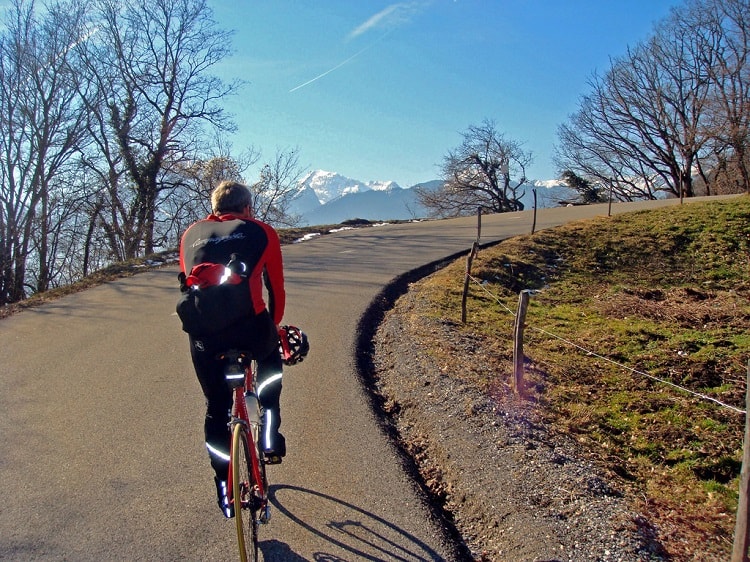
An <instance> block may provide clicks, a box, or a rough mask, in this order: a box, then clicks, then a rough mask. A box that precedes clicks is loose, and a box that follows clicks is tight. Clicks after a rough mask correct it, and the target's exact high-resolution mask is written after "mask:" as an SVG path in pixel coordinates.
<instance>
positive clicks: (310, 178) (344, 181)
mask: <svg viewBox="0 0 750 562" xmlns="http://www.w3.org/2000/svg"><path fill="white" fill-rule="evenodd" d="M306 188H309V189H311V190H312V191H313V192H314V193H315V195H317V197H318V201H320V203H321V204H322V205H325V204H326V203H328V202H330V201H332V200H334V199H337V198H339V197H343V196H344V195H350V194H352V193H362V192H363V191H370V190H372V191H388V190H389V189H394V188H398V189H400V186H399V185H398V184H397V183H396V182H393V181H368V182H361V181H359V180H353V179H351V178H347V177H345V176H342V175H341V174H337V173H335V172H326V171H324V170H316V171H314V172H310V173H309V174H307V175H306V176H305V177H304V178H303V179H302V181H300V189H301V190H304V189H306Z"/></svg>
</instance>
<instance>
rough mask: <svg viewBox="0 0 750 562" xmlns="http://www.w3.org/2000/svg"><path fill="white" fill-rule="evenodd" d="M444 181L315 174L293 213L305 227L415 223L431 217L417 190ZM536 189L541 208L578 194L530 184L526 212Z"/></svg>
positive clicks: (303, 185)
mask: <svg viewBox="0 0 750 562" xmlns="http://www.w3.org/2000/svg"><path fill="white" fill-rule="evenodd" d="M441 183H442V180H431V181H427V182H423V183H419V184H416V185H413V186H411V187H408V188H403V187H401V186H400V185H398V184H397V183H396V182H395V181H361V180H356V179H352V178H349V177H346V176H344V175H341V174H338V173H336V172H329V171H325V170H315V171H312V172H309V173H308V174H306V175H305V176H304V177H303V179H302V180H300V182H299V184H298V185H299V189H298V191H297V193H296V194H295V196H294V198H293V199H292V201H291V204H290V208H289V211H290V212H291V213H292V214H295V215H297V216H299V217H300V219H301V224H302V225H303V226H313V225H317V224H337V223H340V222H344V221H346V220H350V219H366V220H374V221H377V220H383V221H385V220H412V219H422V218H426V217H427V216H428V215H429V212H428V209H426V208H425V207H424V206H422V205H421V204H420V203H419V201H418V199H417V196H416V191H415V190H414V189H413V188H414V187H418V186H419V187H427V188H437V187H439V186H440V184H441ZM532 188H537V207H538V208H542V207H553V206H556V205H558V201H559V200H562V199H571V198H574V197H575V196H576V195H577V193H576V192H575V191H574V190H572V189H570V188H569V187H567V186H565V185H564V184H563V183H562V182H561V181H560V180H537V181H533V182H529V184H528V188H525V193H524V196H523V197H522V198H521V200H522V202H523V203H524V206H525V208H527V209H531V208H533V206H534V199H533V192H532Z"/></svg>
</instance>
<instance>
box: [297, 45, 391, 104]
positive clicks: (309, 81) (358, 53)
mask: <svg viewBox="0 0 750 562" xmlns="http://www.w3.org/2000/svg"><path fill="white" fill-rule="evenodd" d="M386 35H388V33H385V34H383V35H382V36H381V37H380V39H378V40H377V41H375V42H373V43H370V44H369V45H367V47H365V48H364V49H362V50H361V51H357V52H356V53H354V54H353V55H352V56H350V57H349V58H348V59H346V60H345V61H343V62H340V63H339V64H337V65H336V66H334V67H333V68H330V69H328V70H326V71H325V72H324V73H323V74H319V75H318V76H316V77H315V78H313V79H311V80H308V81H307V82H304V83H303V84H300V85H299V86H295V87H294V88H292V89H291V90H289V93H290V94H291V93H292V92H296V91H297V90H299V89H300V88H304V87H305V86H309V85H310V84H312V83H313V82H315V81H317V80H320V79H321V78H323V77H324V76H328V75H329V74H330V73H331V72H333V71H334V70H338V69H339V68H341V67H342V66H344V65H345V64H347V63H349V62H351V61H353V60H354V59H356V58H357V57H358V56H359V55H361V54H362V53H364V52H365V51H367V50H368V49H371V48H372V47H374V46H375V45H377V44H378V43H379V42H380V41H382V40H383V38H384V37H385V36H386Z"/></svg>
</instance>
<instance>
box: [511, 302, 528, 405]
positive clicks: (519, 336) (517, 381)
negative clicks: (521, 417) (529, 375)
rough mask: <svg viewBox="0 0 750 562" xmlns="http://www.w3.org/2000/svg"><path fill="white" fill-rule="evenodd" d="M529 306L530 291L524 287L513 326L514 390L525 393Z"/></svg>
mask: <svg viewBox="0 0 750 562" xmlns="http://www.w3.org/2000/svg"><path fill="white" fill-rule="evenodd" d="M528 307H529V291H528V290H526V289H524V290H523V291H521V293H520V295H519V296H518V311H517V312H516V321H515V324H514V327H513V384H512V387H513V391H514V392H515V394H516V396H522V394H523V329H524V327H525V325H526V309H527V308H528Z"/></svg>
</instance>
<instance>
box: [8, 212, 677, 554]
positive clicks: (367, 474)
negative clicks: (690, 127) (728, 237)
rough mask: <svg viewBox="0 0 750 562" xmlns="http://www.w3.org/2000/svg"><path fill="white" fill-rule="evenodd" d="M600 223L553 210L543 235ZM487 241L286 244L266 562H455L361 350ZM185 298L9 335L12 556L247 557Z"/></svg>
mask: <svg viewBox="0 0 750 562" xmlns="http://www.w3.org/2000/svg"><path fill="white" fill-rule="evenodd" d="M676 203H678V202H677V201H659V202H648V203H645V202H642V203H630V204H615V205H614V206H613V209H612V212H613V213H620V212H625V211H628V210H637V209H640V208H646V207H653V206H663V205H670V204H676ZM606 213H607V207H606V205H599V206H588V207H575V208H560V209H544V210H540V211H539V213H538V216H537V222H536V228H537V230H540V229H543V228H548V227H552V226H556V225H559V224H562V223H564V222H568V221H570V220H575V219H579V218H588V217H592V216H596V215H606ZM531 221H532V213H531V212H530V211H526V212H521V213H509V214H502V215H491V216H484V217H483V218H482V239H481V241H482V242H483V243H487V242H491V241H494V240H499V239H502V238H506V237H509V236H513V235H516V234H525V233H528V232H530V229H531ZM475 238H476V218H473V217H472V218H466V219H454V220H446V221H434V222H423V223H414V224H404V225H388V226H381V227H373V228H367V229H361V230H351V231H344V232H340V233H337V234H333V235H329V236H324V237H320V238H317V239H314V240H312V241H309V242H305V243H303V244H295V245H289V246H285V247H284V260H285V265H286V275H287V291H288V308H287V315H286V317H285V321H286V322H287V323H291V324H296V325H298V326H300V327H302V328H303V329H304V330H305V331H306V332H307V333H308V335H309V337H310V340H311V343H312V351H311V354H310V356H309V358H308V359H307V360H306V361H305V362H304V363H302V364H300V365H298V366H294V367H290V368H288V369H287V370H286V372H285V375H284V393H283V396H282V408H283V410H282V412H283V416H284V423H283V427H282V430H283V432H284V434H285V435H286V437H287V443H288V448H289V454H288V456H287V458H286V460H285V461H284V463H283V464H282V465H279V466H274V467H271V468H270V469H269V473H270V479H271V482H272V484H273V486H272V494H273V497H272V503H273V508H272V509H273V516H272V521H271V523H270V524H269V525H267V526H264V527H263V528H262V529H261V531H262V540H263V543H262V551H263V554H264V558H265V560H266V561H327V562H332V561H343V560H402V561H417V560H453V559H457V557H458V555H457V554H456V551H455V546H454V545H452V544H451V541H450V539H449V538H448V537H447V536H446V534H445V532H444V529H443V528H442V526H441V523H440V521H438V520H436V519H434V518H433V517H432V514H431V512H430V510H429V509H428V508H427V507H426V505H425V504H424V502H423V499H422V498H421V496H420V494H419V492H418V491H417V490H416V489H415V487H414V485H413V484H412V483H411V482H410V480H409V478H408V476H407V475H406V474H405V472H404V471H403V470H402V468H401V465H400V463H399V461H398V454H397V452H396V451H395V450H394V449H393V448H392V446H391V444H390V443H389V442H388V440H387V438H386V437H385V436H384V435H383V434H382V433H381V432H380V431H379V429H378V424H377V422H376V420H375V419H374V417H373V414H372V412H371V410H370V408H369V402H368V399H367V396H366V395H365V391H364V390H363V389H362V388H361V385H360V383H359V380H358V377H357V376H356V360H355V350H354V345H355V342H356V334H355V332H356V329H357V325H358V321H359V319H360V318H361V316H362V314H363V312H364V311H365V310H366V309H367V307H368V305H369V304H370V302H371V301H372V299H373V298H374V297H375V296H376V295H377V294H378V293H379V292H380V291H381V290H382V288H383V287H384V285H386V284H387V283H388V282H389V281H391V280H392V279H393V278H394V277H396V276H398V275H401V274H403V273H405V272H407V271H409V270H412V269H414V268H416V267H419V266H421V265H423V264H425V263H430V262H433V261H436V260H439V259H441V258H443V257H446V256H448V255H452V254H455V253H457V252H461V251H465V250H467V249H468V248H470V246H471V244H472V242H473V241H474V240H475ZM177 292H178V291H177V285H176V269H175V268H174V267H168V268H164V269H160V270H155V271H149V272H145V273H142V274H139V275H137V276H135V277H132V278H128V279H121V280H118V281H115V282H112V283H108V284H105V285H102V286H99V287H95V288H92V289H90V290H87V291H84V292H82V293H78V294H75V295H70V296H68V297H65V298H62V299H60V300H57V301H55V302H51V303H49V304H46V305H43V306H40V307H37V308H33V309H29V310H26V311H24V312H21V313H19V314H17V315H15V316H12V317H10V318H7V319H5V320H2V321H0V377H1V380H0V383H1V384H2V391H0V446H1V451H2V452H1V453H0V497H2V506H0V559H2V560H32V559H33V560H71V561H89V560H90V561H101V560H128V561H135V560H195V561H209V560H211V561H214V560H215V561H223V560H234V559H235V554H234V543H233V541H234V534H233V533H234V527H233V523H231V522H227V521H225V520H223V518H222V517H221V515H220V514H219V511H218V508H217V507H216V505H215V503H214V502H215V498H214V490H213V482H212V474H211V471H210V468H209V465H208V460H207V457H206V453H205V449H204V445H203V435H202V416H203V399H202V395H201V392H200V389H199V386H198V383H197V381H196V379H195V376H194V374H193V371H192V367H191V364H190V359H189V356H188V348H187V338H186V336H185V335H184V334H183V333H182V332H181V331H180V328H179V324H178V320H177V318H176V316H175V315H174V304H175V301H176V298H177Z"/></svg>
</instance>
